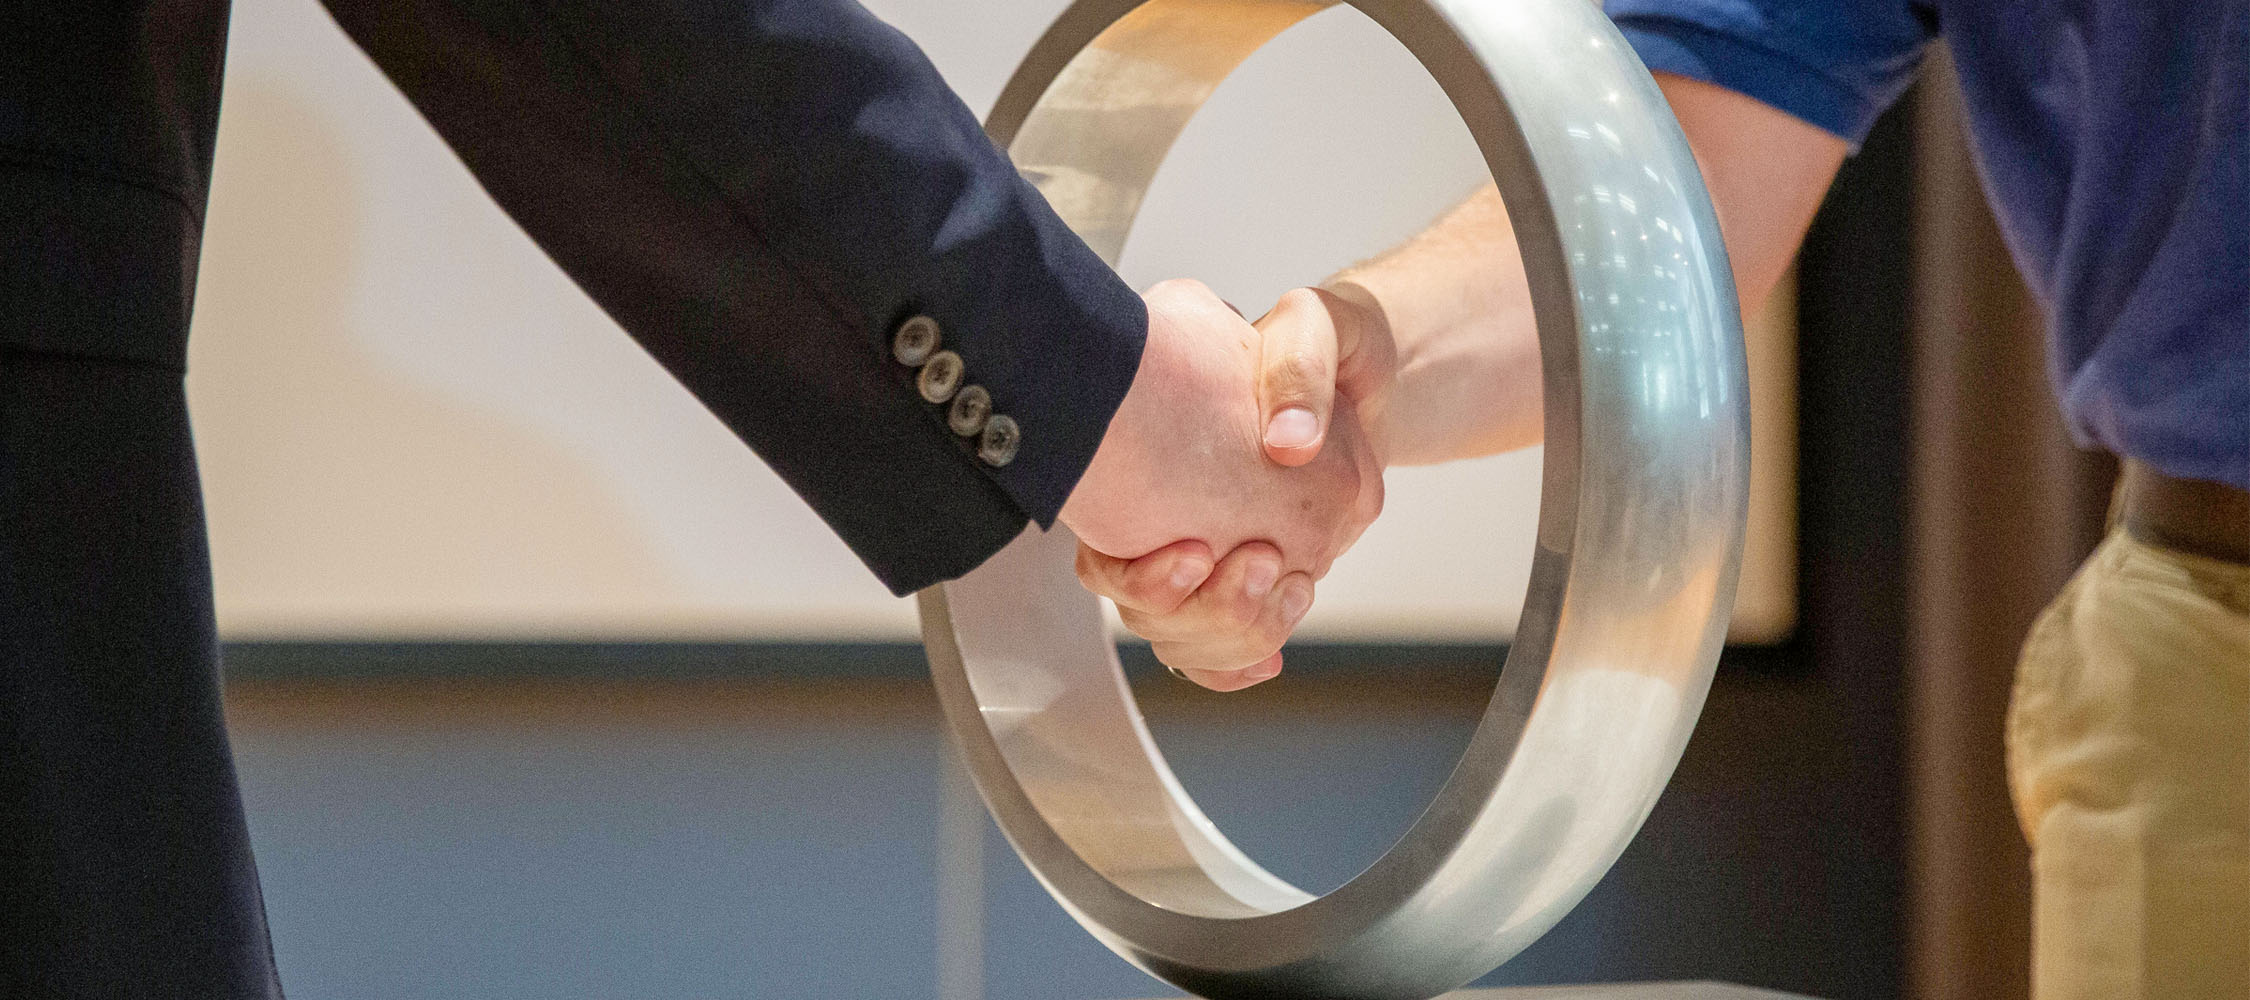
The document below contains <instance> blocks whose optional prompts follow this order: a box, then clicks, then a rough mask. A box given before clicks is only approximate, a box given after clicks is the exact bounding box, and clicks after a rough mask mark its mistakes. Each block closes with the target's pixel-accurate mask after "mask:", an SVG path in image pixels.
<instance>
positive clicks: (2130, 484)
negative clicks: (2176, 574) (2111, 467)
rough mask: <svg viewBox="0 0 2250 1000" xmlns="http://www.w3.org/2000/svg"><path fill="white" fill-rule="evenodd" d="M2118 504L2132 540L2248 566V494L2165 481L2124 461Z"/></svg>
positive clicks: (2192, 481) (2198, 482) (2191, 482)
mask: <svg viewBox="0 0 2250 1000" xmlns="http://www.w3.org/2000/svg"><path fill="white" fill-rule="evenodd" d="M2117 504H2118V513H2119V515H2120V516H2121V517H2122V518H2123V519H2124V522H2125V530H2126V531H2128V532H2131V533H2132V535H2133V537H2134V538H2138V539H2140V540H2141V541H2144V542H2147V543H2149V544H2150V545H2161V546H2164V547H2165V548H2168V549H2178V550H2180V551H2182V552H2192V553H2195V554H2196V555H2199V556H2209V557H2211V558H2213V559H2224V560H2226V561H2228V562H2233V563H2242V564H2244V565H2250V490H2242V489H2239V488H2237V487H2233V486H2228V485H2226V484H2224V483H2213V482H2205V481H2204V480H2200V479H2179V478H2176V477H2173V476H2167V475H2165V474H2163V473H2161V472H2158V471H2156V470H2155V469H2152V468H2149V467H2148V465H2147V464H2146V463H2144V462H2141V461H2140V460H2138V459H2131V458H2128V459H2126V460H2125V462H2124V468H2123V470H2122V471H2121V472H2120V473H2119V476H2118V484H2117Z"/></svg>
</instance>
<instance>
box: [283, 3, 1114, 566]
mask: <svg viewBox="0 0 2250 1000" xmlns="http://www.w3.org/2000/svg"><path fill="white" fill-rule="evenodd" d="M326 3H327V5H328V7H329V10H330V11H331V13H332V14H334V16H335V17H336V19H337V21H338V22H339V23H341V24H342V26H343V28H344V30H345V31H346V32H347V33H349V34H350V35H351V37H352V38H353V39H354V40H355V41H357V42H358V44H359V45H360V46H361V47H362V48H363V49H365V50H366V51H367V52H368V53H369V54H370V55H371V56H373V57H374V59H375V62H376V63H377V64H378V65H380V66H381V67H382V69H383V72H384V73H385V74H387V75H388V76H389V77H390V79H391V80H392V82H394V83H395V84H396V85H397V86H398V87H399V89H400V90H402V91H404V92H405V94H406V96H407V98H408V99H409V100H411V101H412V102H413V104H414V106H415V107H416V108H418V109H419V110H420V111H421V113H422V115H423V116H424V117H425V118H426V119H428V121H429V123H430V124H431V125H432V126H434V127H435V128H436V129H437V131H438V133H439V134H440V135H442V136H443V137H444V138H445V140H446V142H447V143H449V144H450V145H451V146H452V148H453V149H454V151H455V152H456V153H458V154H459V155H460V157H461V159H462V160H463V161H464V162H465V163H466V164H467V165H468V167H469V169H470V171H471V172H473V173H474V174H475V175H476V177H477V179H478V181H479V182H481V183H482V184H483V185H484V187H485V189H486V190H487V191H488V192H490V193H491V195H492V197H493V198H494V199H495V200H497V201H498V202H499V204H500V205H501V207H502V208H504V209H505V210H506V211H507V212H508V214H509V215H510V216H512V217H513V218H514V219H515V220H516V222H517V223H518V224H520V225H521V226H522V227H523V228H524V230H525V231H526V232H528V233H529V234H530V235H531V237H532V238H533V239H534V240H536V241H537V242H538V244H539V245H540V246H541V247H542V248H544V249H545V250H546V252H547V254H548V255H549V256H550V257H552V258H553V259H554V260H555V262H556V263H557V264H559V265H561V267H562V268H563V270H564V271H566V272H567V273H569V275H570V276H571V277H572V278H573V279H574V280H576V281H577V283H578V284H579V285H580V286H581V287H583V288H584V289H586V291H587V292H588V293H590V294H591V295H592V296H593V298H594V300H595V301H596V302H598V303H600V304H601V306H602V307H603V308H604V309H605V310H607V311H608V312H609V314H610V315H611V316H612V317H613V318H615V319H616V320H617V321H618V322H619V323H620V324H621V325H623V326H624V328H625V329H626V330H627V331H628V332H630V333H631V334H632V335H633V336H634V337H635V338H636V339H637V340H639V341H640V343H641V344H642V345H644V346H645V347H646V348H647V349H648V350H649V352H650V353H652V354H653V355H654V356H655V357H656V358H657V360H658V361H660V362H661V363H662V364H663V365H664V366H665V367H666V368H667V369H669V370H670V371H671V372H672V373H673V374H674V375H675V376H677V377H678V378H679V380H680V381H681V382H682V383H683V384H685V385H686V386H687V387H688V389H689V390H690V391H691V392H693V393H694V394H695V395H696V396H697V398H699V399H700V400H701V401H702V402H703V403H704V404H705V405H706V406H708V407H709V408H710V409H711V411H712V412H713V413H715V414H716V415H717V416H718V417H719V419H720V420H721V421H723V422H725V424H726V425H727V426H728V427H729V428H731V429H732V430H733V431H734V432H735V433H736V434H737V435H739V436H740V437H741V438H742V439H743V440H744V441H745V442H747V443H748V444H749V445H750V446H751V447H752V448H753V449H755V450H756V451H757V453H758V454H759V455H760V456H762V457H763V458H764V459H765V460H766V462H767V463H769V464H770V465H771V466H772V467H773V468H774V469H775V470H776V471H778V472H779V473H780V474H781V476H782V477H783V478H784V479H785V480H787V481H788V482H789V484H790V485H791V486H792V487H793V488H794V489H795V490H796V491H797V492H798V494H799V495H801V496H803V497H804V498H805V499H806V501H807V502H809V503H810V504H811V505H812V507H813V508H814V509H815V510H816V511H818V512H819V514H820V516H821V517H822V518H823V519H825V520H826V521H827V522H828V524H829V525H830V526H831V527H833V528H834V529H835V530H836V532H837V533H838V534H839V535H841V536H842V537H843V539H844V541H845V542H846V543H847V544H849V545H850V546H851V548H852V549H853V551H855V552H856V553H858V554H859V556H860V558H861V559H862V560H864V561H865V562H866V563H867V564H868V566H869V567H870V568H872V569H873V570H874V571H875V573H876V574H877V575H878V576H879V577H881V578H882V580H883V582H884V583H886V584H887V585H889V586H890V587H891V588H892V589H893V590H894V591H895V592H898V593H905V592H908V591H910V590H913V589H916V588H919V587H923V586H927V585H929V584H931V583H934V582H936V581H939V580H942V579H947V578H950V577H953V576H957V575H959V574H961V573H963V572H966V571H968V570H969V569H972V568H974V567H975V566H976V565H977V564H978V563H980V562H982V561H983V560H984V558H985V557H987V556H989V555H990V554H991V553H992V552H994V551H996V550H998V549H999V548H1000V546H1002V545H1004V544H1006V543H1007V541H1008V540H1010V539H1011V538H1013V537H1014V536H1015V535H1016V534H1017V533H1018V532H1020V531H1021V530H1022V528H1023V526H1024V524H1025V523H1026V521H1034V522H1037V523H1038V524H1039V525H1041V526H1042V527H1045V526H1047V525H1049V524H1050V523H1051V522H1052V521H1053V519H1054V518H1055V515H1056V513H1057V512H1058V511H1059V510H1060V508H1061V506H1062V503H1063V500H1064V498H1065V497H1066V496H1068V494H1069V492H1070V490H1071V488H1072V486H1073V485H1075V484H1076V482H1077V480H1078V477H1079V475H1080V473H1082V472H1083V471H1084V469H1085V467H1086V464H1087V463H1088V462H1089V461H1090V460H1091V459H1092V457H1093V454H1094V450H1095V448H1096V446H1097V444H1098V443H1099V442H1100V440H1101V437H1102V435H1103V433H1104V431H1105V429H1106V428H1107V425H1108V421H1109V418H1110V416H1111V414H1112V413H1114V412H1115V410H1116V408H1117V406H1118V404H1119V402H1120V401H1122V399H1123V398H1124V395H1125V391H1126V388H1127V386H1128V385H1130V383H1131V381H1132V379H1133V376H1134V373H1135V370H1136V368H1137V366H1138V364H1139V359H1140V351H1141V345H1142V340H1143V337H1144V336H1145V333H1146V329H1147V315H1146V313H1145V311H1144V307H1143V306H1142V304H1141V301H1140V299H1139V297H1138V296H1136V295H1134V294H1133V293H1132V291H1131V290H1130V289H1128V288H1126V287H1125V286H1124V285H1123V284H1122V282H1120V281H1119V279H1118V278H1117V276H1116V275H1115V274H1114V273H1112V272H1111V271H1110V270H1109V268H1108V267H1107V266H1106V265H1105V264H1103V263H1102V261H1101V260H1100V259H1098V258H1097V257H1096V256H1095V255H1094V254H1093V253H1092V252H1091V251H1090V250H1088V249H1087V248H1086V246H1085V245H1084V244H1083V243H1081V242H1080V241H1079V240H1078V238H1077V237H1076V236H1075V235H1073V234H1072V233H1071V232H1070V231H1069V230H1068V229H1067V228H1065V227H1064V226H1063V225H1062V223H1061V221H1060V220H1059V219H1057V218H1056V217H1055V215H1054V214H1053V212H1052V211H1051V210H1050V209H1049V208H1048V206H1047V204H1046V203H1045V201H1044V200H1042V199H1041V198H1040V196H1039V195H1038V193H1037V192H1036V191H1034V190H1033V189H1032V188H1031V187H1030V185H1028V184H1027V183H1025V182H1024V181H1023V180H1022V179H1021V178H1020V177H1019V176H1018V175H1017V174H1016V172H1015V170H1014V169H1013V167H1012V166H1011V165H1010V164H1009V163H1008V161H1007V159H1006V158H1005V157H1004V156H1003V155H1002V154H1001V153H1000V151H999V150H998V149H996V148H995V147H994V146H993V145H992V143H991V142H990V141H989V140H988V139H987V138H986V137H985V135H984V133H983V131H982V129H981V128H980V127H979V126H978V124H977V121H976V119H975V117H974V116H973V115H972V114H971V113H970V112H969V110H968V108H966V107H965V106H964V105H963V104H962V103H961V101H960V99H959V98H957V97H956V96H955V95H954V94H953V92H952V91H951V90H950V89H948V88H947V87H946V85H945V83H944V81H943V80H942V79H940V78H939V76H938V74H937V71H936V70H935V69H934V68H933V67H932V66H931V65H930V64H929V62H928V60H927V59H925V58H924V57H923V56H922V54H921V53H920V51H918V50H917V49H916V48H915V47H914V46H913V44H912V43H910V42H909V41H907V40H906V39H905V38H904V37H903V36H901V35H900V34H899V33H898V32H896V31H894V30H892V29H891V28H890V27H889V26H887V25H885V24H883V23H882V22H880V21H878V20H876V19H875V18H874V17H873V16H872V15H870V14H869V13H868V12H867V11H866V10H864V9H862V8H861V7H860V6H859V5H858V4H856V3H853V2H851V0H663V2H660V3H640V4H616V3H608V2H603V0H326ZM916 314H926V315H929V316H931V317H933V318H935V319H936V320H938V321H939V323H940V324H941V326H942V328H943V331H944V333H943V337H944V346H945V347H946V348H948V349H951V350H954V351H957V352H958V353H959V354H961V356H962V357H963V359H964V360H965V361H966V365H967V379H968V381H970V382H973V383H976V384H979V385H982V386H984V387H985V388H986V389H987V390H989V391H990V393H991V396H992V400H993V410H994V412H996V413H1004V414H1007V415H1009V416H1011V417H1013V418H1014V419H1015V420H1016V421H1017V422H1018V424H1019V425H1020V426H1021V427H1022V429H1023V439H1022V444H1021V446H1020V449H1019V451H1018V455H1017V457H1016V458H1015V459H1014V461H1012V462H1009V463H1008V464H1006V465H1004V466H1002V467H998V468H994V467H990V466H988V465H985V464H984V463H982V462H980V461H978V460H977V459H976V458H975V455H974V451H975V449H974V444H973V442H970V441H968V440H967V439H963V438H960V437H958V436H956V435H954V434H953V433H952V431H951V430H950V429H949V428H948V427H947V426H946V423H945V415H944V413H943V412H942V410H943V408H942V407H939V406H934V405H932V404H929V403H926V402H924V401H923V400H922V399H921V398H920V396H919V395H918V394H917V393H916V392H915V390H914V383H913V376H914V370H913V369H911V368H909V367H907V366H905V365H902V364H900V363H899V362H897V361H896V360H894V359H893V357H892V355H891V351H890V337H891V331H892V330H893V328H894V327H895V326H896V324H897V323H899V322H900V321H901V320H903V319H905V318H906V317H908V316H911V315H916ZM784 570H785V568H784V567H778V566H777V567H772V568H771V570H770V571H773V572H781V571H784Z"/></svg>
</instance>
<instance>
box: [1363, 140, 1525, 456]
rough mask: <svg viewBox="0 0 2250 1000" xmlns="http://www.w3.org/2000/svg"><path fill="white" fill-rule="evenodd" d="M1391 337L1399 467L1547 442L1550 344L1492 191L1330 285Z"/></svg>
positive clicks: (1387, 411)
mask: <svg viewBox="0 0 2250 1000" xmlns="http://www.w3.org/2000/svg"><path fill="white" fill-rule="evenodd" d="M1323 284H1324V286H1325V287H1326V288H1328V289H1329V290H1330V291H1332V292H1334V293H1335V294H1336V296H1337V297H1338V298H1340V299H1342V300H1343V302H1344V304H1345V308H1346V309H1347V310H1348V314H1349V315H1351V316H1352V317H1353V321H1355V322H1360V323H1363V324H1369V325H1370V326H1372V327H1373V329H1372V330H1370V332H1369V335H1370V336H1381V335H1384V334H1386V333H1387V334H1388V336H1389V337H1390V339H1391V340H1392V342H1393V343H1394V344H1395V345H1396V347H1397V352H1398V374H1397V378H1396V381H1395V383H1394V388H1393V390H1392V391H1391V392H1390V393H1389V394H1388V396H1387V398H1386V400H1385V401H1384V406H1383V412H1382V417H1383V420H1384V423H1385V425H1386V426H1387V427H1388V428H1390V432H1391V450H1390V463H1391V464H1393V465H1429V464H1434V463H1438V462H1445V461H1450V460H1452V459H1456V458H1466V457H1470V456H1474V455H1489V454H1494V453H1497V452H1503V451H1512V450H1514V449H1517V448H1522V447H1526V446H1529V445H1534V444H1538V443H1539V441H1540V427H1541V418H1540V390H1539V341H1538V338H1537V335H1536V331H1535V330H1534V327H1533V323H1532V317H1531V293H1530V289H1529V287H1528V286H1527V285H1526V284H1525V282H1524V277H1523V259H1522V257H1521V255H1520V254H1519V252H1518V251H1517V249H1516V237H1515V230H1514V229H1513V228H1511V227H1510V226H1509V224H1508V213H1507V210H1506V209H1505V208H1503V207H1502V206H1501V204H1500V193H1499V191H1498V190H1496V189H1495V188H1494V187H1493V186H1492V185H1490V184H1487V185H1485V186H1484V187H1483V188H1482V189H1481V190H1479V191H1478V192H1477V193H1476V194H1473V195H1471V196H1470V197H1469V198H1468V200H1467V201H1464V202H1462V203H1461V204H1460V205H1459V206H1457V207H1456V208H1454V209H1453V211H1451V212H1450V213H1447V215H1446V216H1445V217H1444V218H1443V219H1440V220H1438V222H1437V223H1436V224H1435V225H1432V226H1431V227H1430V228H1429V229H1427V230H1424V231H1423V232H1422V233H1421V234H1420V235H1418V236H1416V237H1414V238H1413V239H1411V240H1408V241H1407V242H1405V243H1403V244H1401V245H1399V246H1398V247H1397V248H1395V249H1393V250H1391V251H1390V252H1388V253H1385V254H1383V255H1382V256H1380V257H1377V258H1375V259H1374V260H1371V261H1368V262H1366V263H1364V264H1360V265H1357V266H1355V267H1352V268H1350V269H1348V270H1346V271H1344V272H1342V273H1340V274H1337V275H1336V276H1335V277H1333V278H1330V279H1329V280H1328V281H1326V282H1324V283H1323Z"/></svg>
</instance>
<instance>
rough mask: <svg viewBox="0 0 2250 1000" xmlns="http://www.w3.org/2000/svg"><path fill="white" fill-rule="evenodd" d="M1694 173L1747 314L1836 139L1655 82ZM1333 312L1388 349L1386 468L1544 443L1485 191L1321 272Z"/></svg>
mask: <svg viewBox="0 0 2250 1000" xmlns="http://www.w3.org/2000/svg"><path fill="white" fill-rule="evenodd" d="M1657 82H1658V85H1659V86H1660V87H1661V88H1662V89H1663V91H1664V94H1665V97H1666V99H1667V100H1669V101H1670V102H1671V105H1672V109H1673V111H1674V113H1675V114H1677V115H1678V117H1679V119H1680V124H1681V127H1682V130H1683V131H1684V132H1686V134H1687V139H1688V145H1689V147H1690V148H1691V149H1692V150H1693V151H1694V153H1695V156H1696V160H1697V163H1698V164H1699V165H1700V166H1701V167H1702V169H1703V174H1704V181H1705V184H1706V186H1707V187H1708V188H1709V189H1710V191H1711V198H1712V202H1713V205H1714V207H1715V208H1716V209H1717V212H1718V216H1719V227H1720V230H1721V233H1722V236H1723V238H1724V239H1725V241H1726V245H1727V251H1728V256H1729V258H1730V260H1731V262H1732V264H1733V268H1734V279H1735V286H1736V291H1737V295H1738V297H1739V298H1740V299H1741V302H1742V304H1743V305H1744V306H1745V307H1746V308H1751V309H1755V308H1757V307H1758V306H1759V305H1760V304H1761V303H1763V302H1764V301H1765V298H1766V296H1767V295H1769V294H1771V292H1772V291H1773V288H1774V285H1775V284H1776V283H1777V282H1779V280H1780V278H1781V275H1782V274H1784V273H1785V272H1786V271H1787V270H1788V267H1789V262H1790V260H1791V259H1793V258H1794V257H1795V256H1796V252H1797V246H1798V243H1799V242H1800V241H1802V240H1803V238H1804V233H1805V228H1806V227H1807V225H1809V224H1810V222H1811V220H1812V215H1813V212H1814V210H1816V209H1817V208H1818V207H1819V205H1820V199H1821V197H1822V195H1823V194H1824V193H1825V192H1826V190H1827V188H1828V182H1829V180H1830V179H1831V178H1832V177H1834V176H1835V172H1836V168H1837V166H1838V165H1839V164H1841V162H1842V160H1843V156H1844V152H1845V145H1844V143H1843V142H1842V140H1839V139H1837V138H1835V137H1834V136H1831V135H1828V134H1827V133H1825V132H1821V131H1820V130H1818V129H1816V128H1814V127H1813V126H1811V125H1808V124H1806V123H1804V122H1802V121H1799V120H1797V119H1794V118H1791V117H1789V116H1787V115H1785V114H1783V113H1782V112H1780V111H1777V110H1775V109H1773V108H1771V107H1768V106H1766V105H1763V104H1759V103H1757V102H1756V101H1753V100H1751V99H1750V98H1747V97H1744V96H1742V95H1740V94H1736V93H1734V92H1732V91H1728V90H1725V89H1723V88H1720V87H1716V86H1713V85H1711V84H1707V83H1702V82H1699V81H1695V80H1689V79H1686V78H1683V77H1676V76H1669V75H1663V74H1659V75H1658V77H1657ZM1324 287H1325V288H1326V289H1327V290H1328V291H1329V292H1330V293H1331V295H1330V296H1329V300H1330V301H1331V303H1332V306H1331V308H1332V309H1333V310H1336V311H1337V312H1338V317H1337V321H1338V323H1339V324H1340V325H1341V324H1356V325H1357V326H1358V328H1359V332H1360V335H1361V336H1365V337H1388V338H1389V340H1390V342H1392V343H1393V344H1395V345H1396V353H1397V376H1396V379H1395V381H1394V383H1393V386H1392V389H1391V391H1390V392H1388V393H1386V394H1385V398H1384V399H1383V400H1382V402H1381V407H1380V412H1379V414H1378V416H1379V417H1380V420H1381V423H1382V425H1383V433H1384V435H1385V436H1386V437H1387V438H1388V439H1389V442H1390V451H1389V454H1390V459H1389V461H1390V463H1391V464H1393V465H1419V464H1431V463H1436V462H1444V461H1449V460H1452V459H1457V458H1470V457H1475V456H1478V455H1489V454H1493V453H1496V452H1501V451H1508V450H1512V449H1515V448H1521V447H1524V446H1526V445H1532V444H1537V443H1539V441H1540V439H1541V424H1542V421H1541V394H1540V383H1539V345H1538V336H1537V331H1536V328H1535V325H1534V324H1533V322H1532V314H1531V301H1530V290H1529V286H1528V285H1527V284H1526V282H1525V280H1524V275H1523V258H1522V256H1521V254H1520V253H1519V251H1518V250H1517V248H1516V240H1515V233H1514V230H1513V229H1512V228H1511V227H1510V225H1509V223H1508V215H1507V211H1506V209H1505V208H1503V207H1502V205H1501V202H1500V196H1499V193H1498V191H1497V190H1495V189H1494V188H1493V187H1492V186H1491V185H1486V186H1485V187H1484V188H1482V189H1481V190H1479V191H1478V192H1477V193H1475V194H1474V195H1471V196H1470V197H1469V199H1468V200H1467V201H1465V202H1463V203H1462V204H1461V205H1460V206H1459V207H1457V208H1455V209H1454V210H1453V211H1452V212H1451V213H1448V214H1447V215H1446V216H1445V217H1444V218H1443V219H1440V220H1439V221H1438V222H1437V223H1436V224H1435V225H1433V226H1431V227H1430V228H1429V229H1428V230H1426V231H1424V232H1423V233H1421V234H1420V235H1418V236H1416V237H1414V238H1413V239H1411V240H1408V241H1407V242H1405V243H1403V244H1401V245H1400V246H1398V247H1397V248H1395V249H1393V250H1391V251H1389V252H1387V253H1385V254H1383V255H1382V256H1380V257H1377V258H1375V259H1374V260H1371V261H1368V262H1366V263H1364V264H1360V265H1358V266H1355V267H1352V268H1350V269H1348V270H1345V271H1344V272H1342V273H1340V274H1338V275H1336V276H1335V277H1333V278H1330V279H1329V280H1328V281H1327V282H1325V283H1324Z"/></svg>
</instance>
